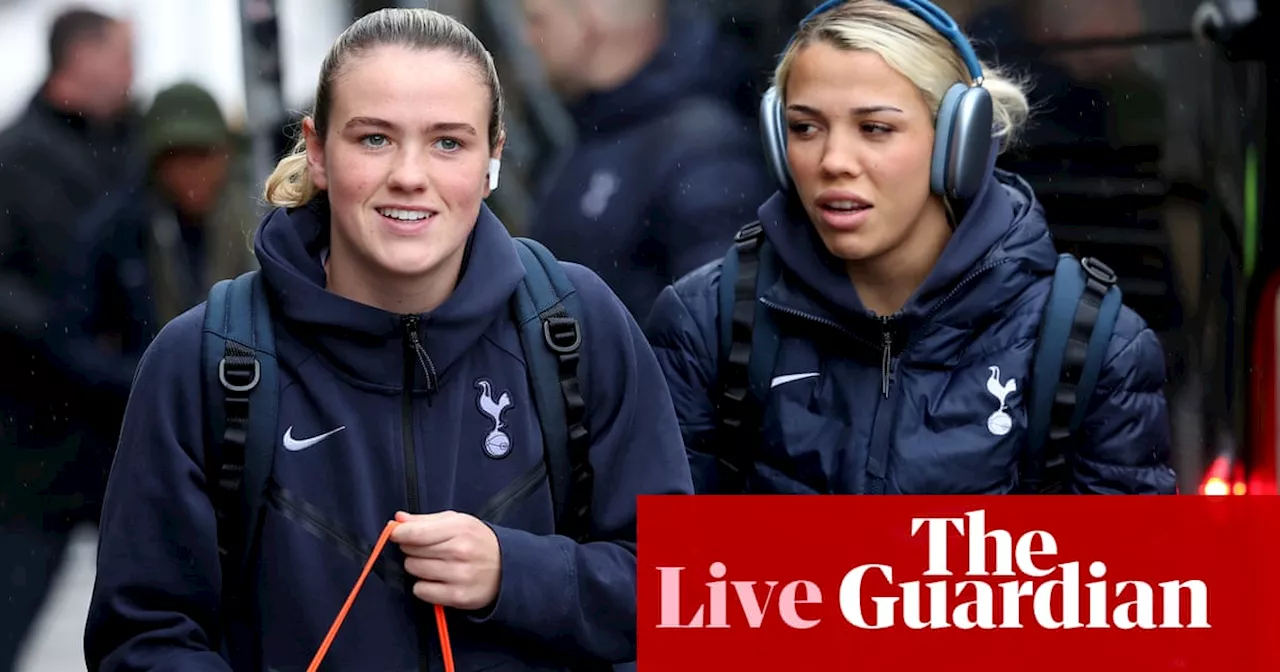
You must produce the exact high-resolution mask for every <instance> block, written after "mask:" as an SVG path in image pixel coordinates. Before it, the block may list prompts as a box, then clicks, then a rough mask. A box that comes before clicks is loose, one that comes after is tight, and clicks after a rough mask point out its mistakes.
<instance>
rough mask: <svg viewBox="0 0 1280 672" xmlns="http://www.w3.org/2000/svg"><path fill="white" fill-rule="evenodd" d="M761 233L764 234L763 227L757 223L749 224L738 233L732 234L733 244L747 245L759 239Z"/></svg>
mask: <svg viewBox="0 0 1280 672" xmlns="http://www.w3.org/2000/svg"><path fill="white" fill-rule="evenodd" d="M762 233H764V225H762V224H761V223H760V222H758V221H755V222H751V223H750V224H748V225H746V226H744V227H742V228H741V229H738V232H737V233H735V234H733V242H735V243H748V242H751V241H753V240H755V239H756V238H759V237H760V234H762Z"/></svg>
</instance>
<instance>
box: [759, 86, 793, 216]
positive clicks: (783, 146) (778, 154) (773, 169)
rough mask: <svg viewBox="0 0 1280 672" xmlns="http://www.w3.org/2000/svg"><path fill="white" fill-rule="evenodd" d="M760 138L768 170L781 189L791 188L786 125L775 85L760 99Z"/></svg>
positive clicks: (780, 99)
mask: <svg viewBox="0 0 1280 672" xmlns="http://www.w3.org/2000/svg"><path fill="white" fill-rule="evenodd" d="M760 140H761V143H762V144H763V145H764V157H765V162H766V163H767V164H768V167H769V172H770V174H772V175H773V179H774V181H775V182H777V183H778V186H779V188H781V189H782V190H783V191H788V190H790V189H791V167H790V166H789V165H788V164H787V125H786V116H785V114H784V113H783V111H782V98H781V96H780V95H779V94H778V90H777V88H775V87H772V86H771V87H769V90H768V91H765V92H764V96H763V97H762V98H761V99H760Z"/></svg>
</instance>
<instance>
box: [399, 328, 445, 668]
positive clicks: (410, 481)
mask: <svg viewBox="0 0 1280 672" xmlns="http://www.w3.org/2000/svg"><path fill="white" fill-rule="evenodd" d="M402 323H403V324H404V332H405V339H404V390H403V391H402V395H401V406H400V409H401V413H400V421H401V423H400V428H401V436H402V443H404V485H405V498H406V499H407V500H408V503H409V509H408V513H410V514H418V513H422V502H421V499H420V497H419V493H418V461H417V456H416V452H417V451H416V442H415V441H414V437H413V384H414V379H415V378H416V376H415V374H414V365H415V364H417V365H419V366H421V367H422V371H423V373H424V374H426V378H427V404H428V405H430V404H431V400H432V398H433V397H434V396H435V393H436V386H437V384H438V381H437V380H436V367H435V365H434V364H433V363H432V362H431V357H430V356H429V355H427V350H426V348H423V347H422V341H421V339H419V337H418V316H416V315H405V316H404V317H403V318H402ZM410 588H411V589H412V583H411V584H410ZM410 592H412V590H410ZM414 600H415V604H414V612H415V614H416V615H417V626H418V651H419V654H418V668H419V669H420V670H421V672H428V670H429V669H430V662H429V661H428V659H427V647H428V646H429V644H428V643H429V642H430V641H431V640H430V637H429V633H428V632H427V624H428V623H431V622H433V621H432V620H431V619H430V618H428V617H429V616H430V614H428V613H427V609H426V605H425V604H421V603H418V602H417V598H414Z"/></svg>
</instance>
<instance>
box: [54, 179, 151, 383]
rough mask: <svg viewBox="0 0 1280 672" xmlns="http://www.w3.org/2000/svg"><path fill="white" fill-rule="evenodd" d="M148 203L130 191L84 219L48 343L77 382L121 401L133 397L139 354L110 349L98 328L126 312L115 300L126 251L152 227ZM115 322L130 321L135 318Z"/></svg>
mask: <svg viewBox="0 0 1280 672" xmlns="http://www.w3.org/2000/svg"><path fill="white" fill-rule="evenodd" d="M144 198H145V194H144V193H143V191H142V190H141V189H135V190H129V191H126V192H123V193H121V194H118V195H115V196H112V197H110V198H107V199H104V200H103V201H102V202H100V203H99V204H98V205H97V206H96V207H94V208H93V209H91V210H90V211H89V212H88V213H86V214H85V216H84V217H82V218H80V220H79V223H78V226H77V227H76V234H75V236H74V237H72V238H71V240H70V241H69V244H68V249H67V252H66V262H64V272H63V274H62V277H61V278H60V282H59V291H58V307H59V310H58V311H57V313H58V314H57V315H56V316H55V317H54V322H55V324H56V326H57V327H58V328H56V329H50V333H49V337H48V339H47V341H46V344H47V346H48V347H49V349H50V350H51V351H52V352H53V354H54V356H55V357H56V358H57V360H58V361H60V362H62V363H63V366H64V367H65V368H66V370H67V373H68V375H69V376H71V377H72V378H73V379H75V380H79V381H81V382H83V383H84V384H86V385H90V386H93V387H98V388H102V389H105V390H107V391H109V392H111V393H113V394H118V395H120V396H121V397H124V396H125V395H127V394H128V393H129V386H130V385H131V384H132V382H133V374H134V371H135V370H136V369H137V366H138V356H137V353H136V352H133V353H130V352H125V351H123V350H122V349H120V348H118V347H110V346H108V345H106V344H104V343H103V341H102V340H100V339H99V334H98V333H96V331H95V326H96V323H97V321H98V320H97V319H96V318H98V317H99V316H101V315H103V314H104V313H112V312H117V311H119V312H123V310H122V307H121V306H120V304H119V303H118V302H113V301H111V300H110V299H111V298H114V297H116V296H118V295H119V294H121V293H122V292H123V289H122V288H121V287H120V286H119V281H118V277H119V273H118V270H119V269H118V267H119V266H120V264H121V263H122V260H123V258H124V255H122V254H120V252H121V251H124V250H128V248H129V247H130V246H136V245H137V244H138V243H137V236H136V235H135V234H136V232H137V230H138V228H139V227H140V226H145V225H146V222H145V220H142V219H140V218H143V217H145V216H146V215H145V209H141V208H140V207H139V206H140V204H141V203H144V202H145V201H144V200H143V199H144ZM135 254H136V253H135ZM112 317H113V318H114V319H115V320H117V321H124V320H129V319H130V318H131V317H132V316H131V315H128V314H117V315H113V316H112Z"/></svg>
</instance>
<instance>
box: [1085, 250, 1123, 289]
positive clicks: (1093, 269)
mask: <svg viewBox="0 0 1280 672" xmlns="http://www.w3.org/2000/svg"><path fill="white" fill-rule="evenodd" d="M1080 266H1081V267H1082V268H1084V272H1085V273H1088V274H1089V277H1091V278H1093V279H1094V280H1097V281H1098V282H1101V283H1102V284H1104V285H1107V286H1111V285H1114V284H1116V281H1117V280H1119V278H1118V277H1117V276H1116V273H1115V271H1113V270H1111V267H1109V266H1107V265H1106V264H1104V263H1102V262H1101V261H1098V260H1097V259H1094V258H1093V257H1085V258H1083V259H1081V260H1080Z"/></svg>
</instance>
